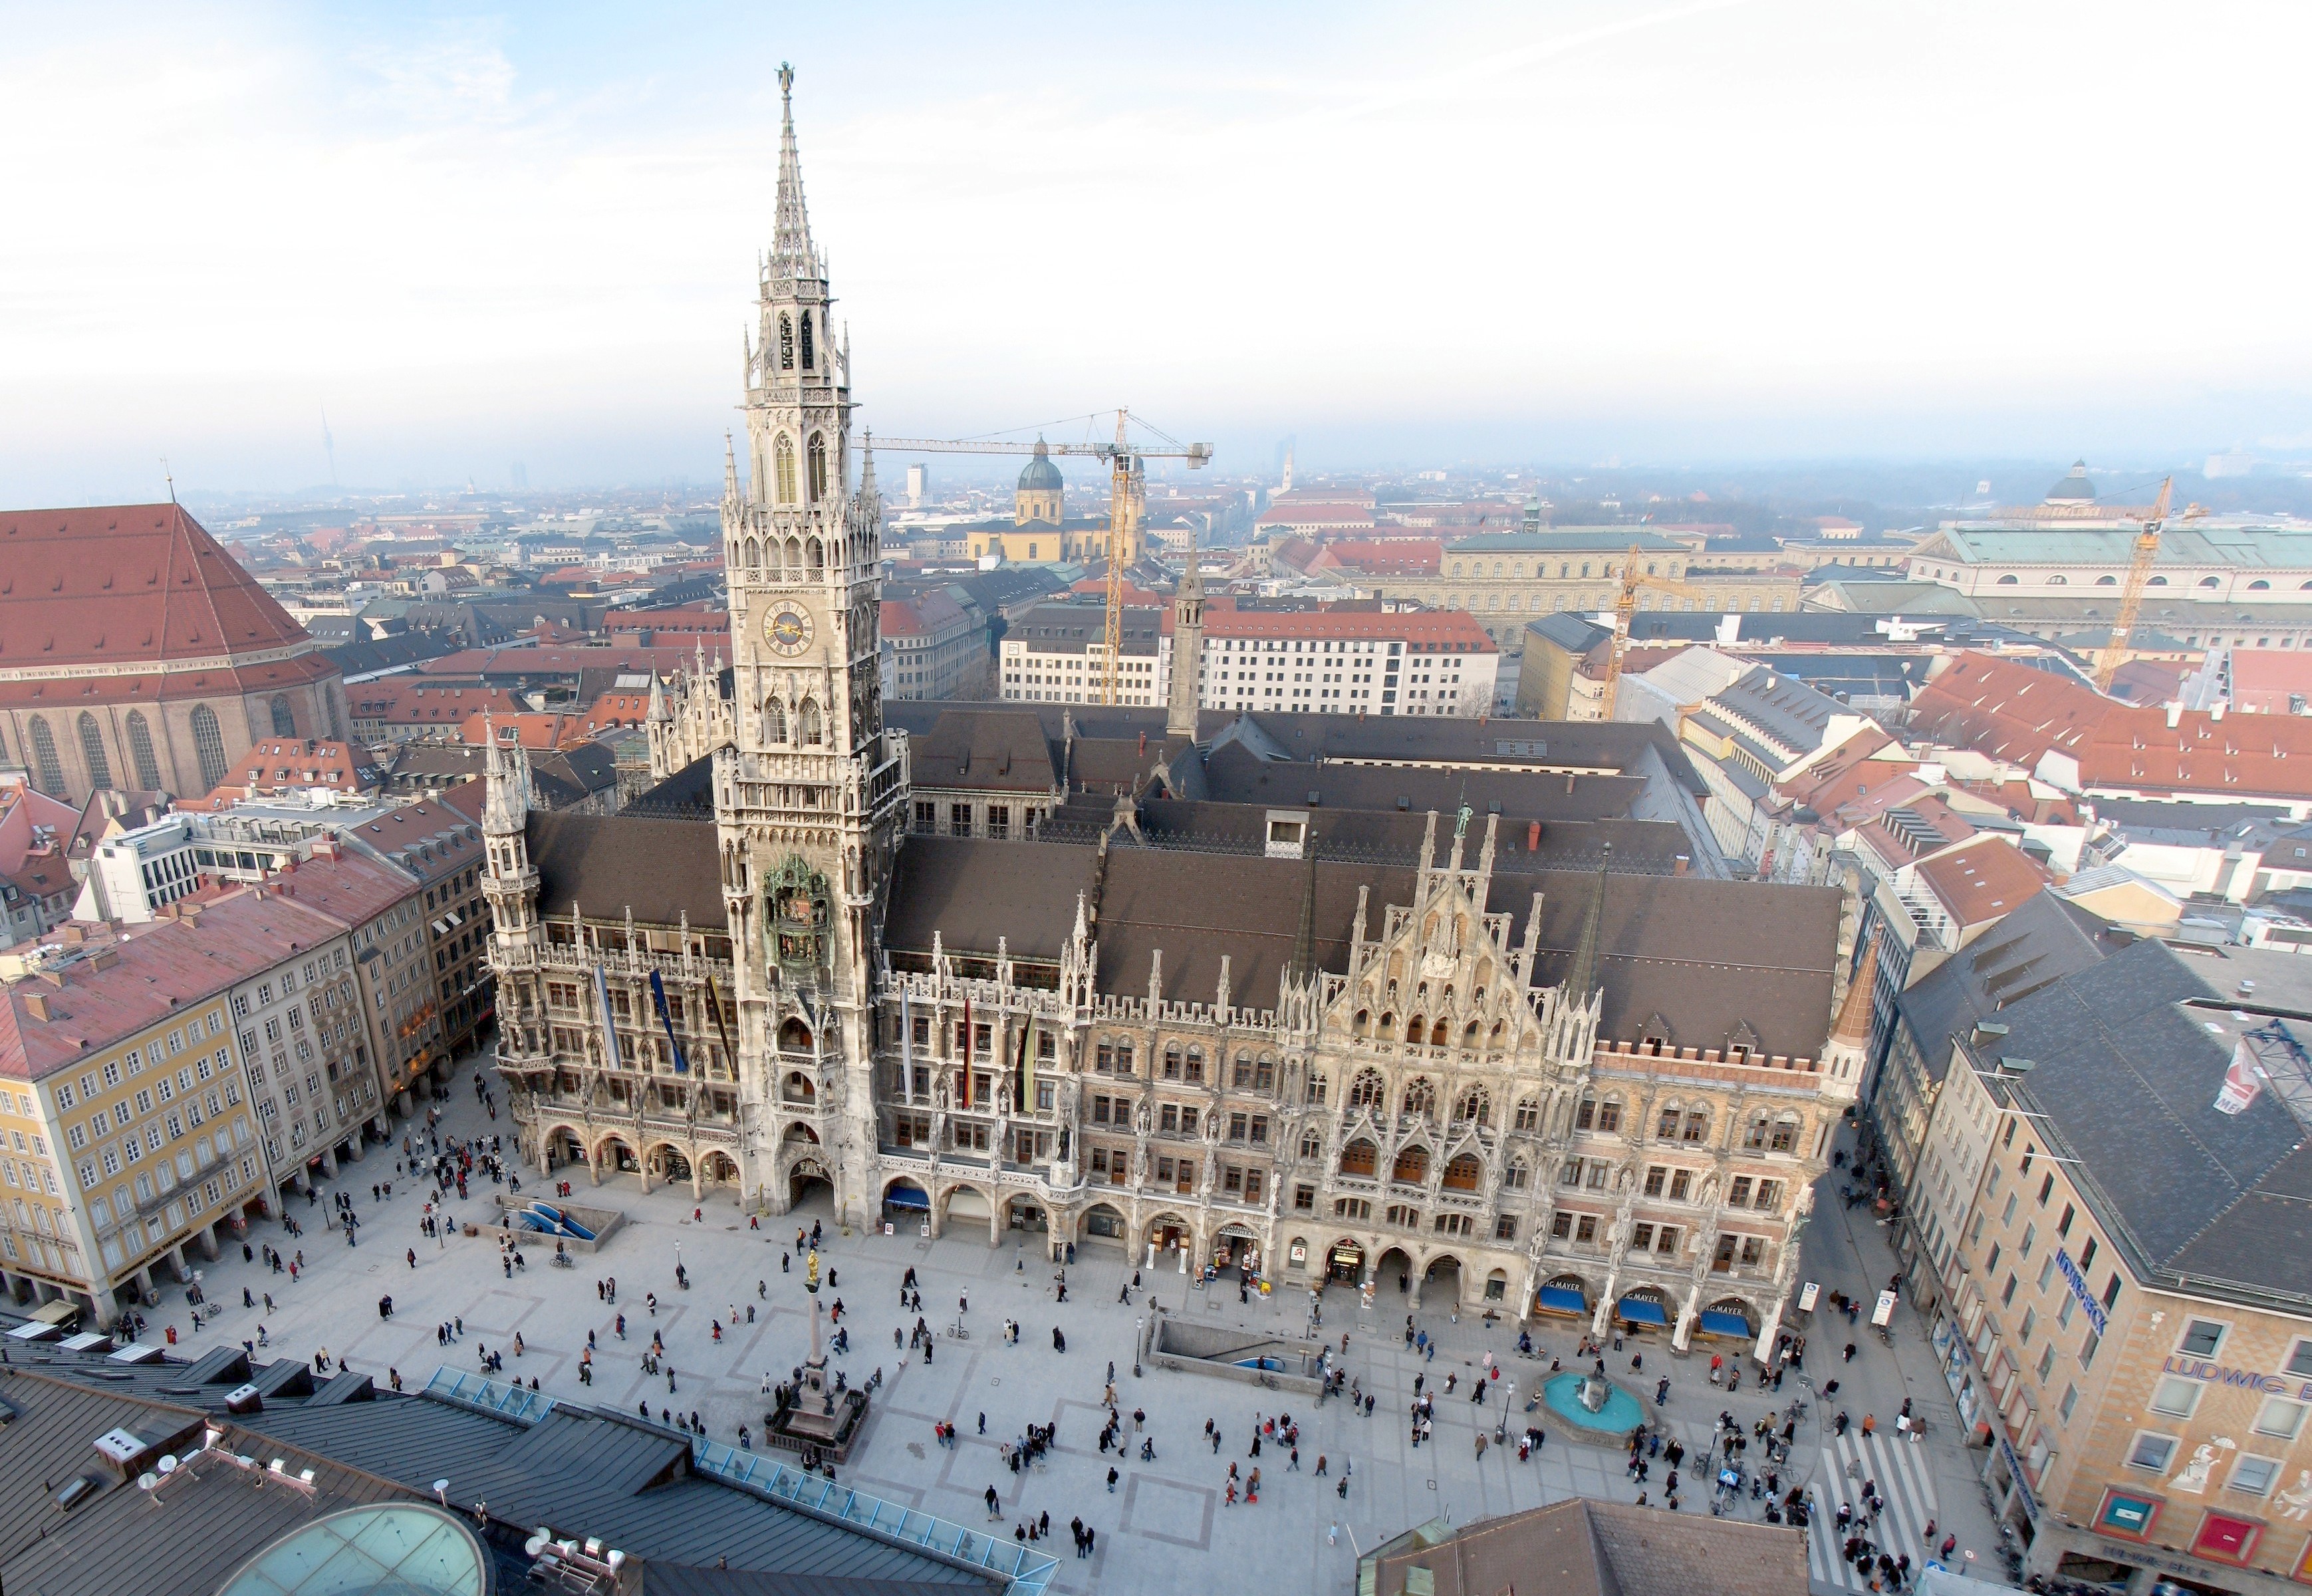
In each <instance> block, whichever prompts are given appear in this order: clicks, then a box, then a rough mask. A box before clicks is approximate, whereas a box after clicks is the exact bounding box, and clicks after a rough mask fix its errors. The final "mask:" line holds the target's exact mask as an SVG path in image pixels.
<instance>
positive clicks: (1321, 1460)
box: [1317, 1452, 1325, 1479]
mask: <svg viewBox="0 0 2312 1596" xmlns="http://www.w3.org/2000/svg"><path fill="white" fill-rule="evenodd" d="M1317 1478H1318V1479H1322V1478H1325V1454H1324V1453H1323V1452H1318V1454H1317Z"/></svg>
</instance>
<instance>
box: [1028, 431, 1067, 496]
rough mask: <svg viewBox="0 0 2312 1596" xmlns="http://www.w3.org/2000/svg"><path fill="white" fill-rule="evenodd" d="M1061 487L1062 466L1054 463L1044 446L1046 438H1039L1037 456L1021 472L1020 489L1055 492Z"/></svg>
mask: <svg viewBox="0 0 2312 1596" xmlns="http://www.w3.org/2000/svg"><path fill="white" fill-rule="evenodd" d="M1060 487H1062V483H1061V480H1060V468H1059V467H1057V466H1055V465H1054V464H1053V463H1052V457H1051V455H1050V454H1049V453H1048V452H1046V450H1045V448H1044V440H1043V439H1041V438H1038V439H1037V440H1036V458H1035V459H1033V460H1029V462H1028V465H1027V469H1024V470H1022V471H1021V472H1020V492H1021V493H1036V492H1039V491H1040V492H1045V493H1053V492H1057V491H1058V490H1059V489H1060Z"/></svg>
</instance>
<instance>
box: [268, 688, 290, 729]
mask: <svg viewBox="0 0 2312 1596" xmlns="http://www.w3.org/2000/svg"><path fill="white" fill-rule="evenodd" d="M267 707H268V708H269V709H271V711H272V712H273V734H274V735H275V736H276V737H294V736H296V735H297V717H296V716H295V715H292V714H291V713H290V712H289V699H288V697H287V695H285V694H282V693H276V694H274V695H273V702H272V703H271V704H270V705H269V706H267Z"/></svg>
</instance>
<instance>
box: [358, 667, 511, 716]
mask: <svg viewBox="0 0 2312 1596" xmlns="http://www.w3.org/2000/svg"><path fill="white" fill-rule="evenodd" d="M346 697H348V698H350V699H351V700H352V703H353V715H354V719H355V720H357V721H383V722H384V723H386V724H387V725H389V726H462V725H464V724H465V723H466V717H467V716H468V715H473V714H476V713H477V712H480V713H485V714H490V715H520V714H521V699H519V698H517V697H514V696H513V694H512V693H511V692H510V691H508V690H507V689H505V688H483V687H442V686H440V685H438V684H436V683H433V682H428V681H424V680H419V679H418V678H416V677H410V676H393V677H387V678H385V679H383V680H379V681H364V682H362V683H359V684H358V685H356V686H355V687H352V688H348V689H346Z"/></svg>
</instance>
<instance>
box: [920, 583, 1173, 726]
mask: <svg viewBox="0 0 2312 1596" xmlns="http://www.w3.org/2000/svg"><path fill="white" fill-rule="evenodd" d="M886 608H889V607H888V606H887V607H886ZM1163 616H1164V611H1162V610H1160V609H1146V608H1135V609H1126V610H1125V612H1124V624H1123V627H1122V630H1121V636H1120V638H1119V646H1118V649H1117V654H1118V664H1117V703H1119V704H1124V705H1136V706H1143V707H1150V706H1161V705H1162V704H1163V703H1164V700H1165V695H1166V694H1167V693H1168V692H1169V691H1170V684H1171V680H1172V678H1171V671H1170V663H1171V647H1170V645H1171V638H1170V636H1169V635H1167V634H1166V632H1165V631H1164V630H1163V629H1162V627H1169V624H1170V623H1169V620H1164V621H1163V622H1162V627H1160V618H1161V617H1163ZM1107 665H1108V615H1107V610H1106V609H1105V608H1104V607H1103V606H1101V605H1099V604H1097V603H1091V604H1042V605H1038V607H1037V608H1035V609H1030V610H1029V612H1028V613H1027V614H1025V615H1023V616H1021V617H1020V618H1018V619H1017V620H1014V621H1013V622H1011V627H1010V628H1009V629H1008V630H1007V631H1006V632H1005V633H1004V636H1003V644H1002V645H1001V647H1000V649H999V651H998V674H999V675H1001V676H1002V678H1003V683H1002V686H1003V697H1006V698H1009V699H1012V700H1014V701H1017V702H1020V703H1028V704H1098V703H1100V702H1102V697H1101V689H1102V687H1103V685H1104V674H1105V671H1106V669H1107Z"/></svg>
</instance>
